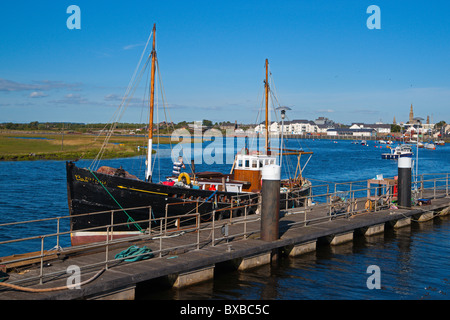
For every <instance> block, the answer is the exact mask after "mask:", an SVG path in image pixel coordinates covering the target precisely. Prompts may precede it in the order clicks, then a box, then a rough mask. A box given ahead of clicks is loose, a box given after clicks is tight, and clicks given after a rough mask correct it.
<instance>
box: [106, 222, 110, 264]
mask: <svg viewBox="0 0 450 320" xmlns="http://www.w3.org/2000/svg"><path fill="white" fill-rule="evenodd" d="M110 227H111V226H107V227H106V248H105V269H106V270H108V256H109V232H110Z"/></svg>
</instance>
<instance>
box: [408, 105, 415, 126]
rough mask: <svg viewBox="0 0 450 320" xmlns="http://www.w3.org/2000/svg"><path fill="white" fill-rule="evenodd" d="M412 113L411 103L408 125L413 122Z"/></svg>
mask: <svg viewBox="0 0 450 320" xmlns="http://www.w3.org/2000/svg"><path fill="white" fill-rule="evenodd" d="M413 119H414V112H413V107H412V103H411V111H409V123H412V122H413V121H414V120H413Z"/></svg>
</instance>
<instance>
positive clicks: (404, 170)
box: [398, 157, 412, 208]
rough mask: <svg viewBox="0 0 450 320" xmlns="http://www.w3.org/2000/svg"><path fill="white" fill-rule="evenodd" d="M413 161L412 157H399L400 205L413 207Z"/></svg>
mask: <svg viewBox="0 0 450 320" xmlns="http://www.w3.org/2000/svg"><path fill="white" fill-rule="evenodd" d="M411 161H412V159H411V158H410V157H399V158H398V205H399V206H400V207H406V208H411Z"/></svg>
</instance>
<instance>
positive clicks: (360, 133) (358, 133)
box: [327, 127, 376, 137]
mask: <svg viewBox="0 0 450 320" xmlns="http://www.w3.org/2000/svg"><path fill="white" fill-rule="evenodd" d="M375 135H376V131H375V130H374V129H367V128H366V129H352V128H351V127H350V128H333V129H328V130H327V136H353V137H371V136H375Z"/></svg>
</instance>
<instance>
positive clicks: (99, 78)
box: [0, 0, 450, 124]
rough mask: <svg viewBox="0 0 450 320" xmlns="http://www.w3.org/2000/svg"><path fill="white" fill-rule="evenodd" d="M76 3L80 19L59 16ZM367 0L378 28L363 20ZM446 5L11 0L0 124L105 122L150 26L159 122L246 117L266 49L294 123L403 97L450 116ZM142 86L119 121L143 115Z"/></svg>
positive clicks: (257, 91) (425, 111)
mask: <svg viewBox="0 0 450 320" xmlns="http://www.w3.org/2000/svg"><path fill="white" fill-rule="evenodd" d="M72 4H74V5H77V6H79V7H80V9H81V29H80V30H69V29H68V28H67V26H66V20H67V19H68V18H69V16H70V14H68V13H66V10H67V7H68V6H70V5H72ZM373 4H374V5H377V6H379V8H380V10H381V17H380V18H381V29H379V30H370V29H368V28H367V25H366V21H367V19H368V18H369V16H370V14H368V13H366V10H367V8H368V7H369V6H370V5H373ZM448 12H450V3H449V2H448V1H432V2H431V1H413V0H411V1H392V0H391V1H380V0H373V1H363V0H354V1H351V0H349V1H313V0H309V1H302V0H297V1H265V0H259V1H244V0H241V1H233V0H229V1H214V0H209V1H170V0H166V1H162V0H159V1H134V0H128V1H114V2H111V1H99V0H96V1H82V0H72V1H56V0H54V1H46V0H43V1H21V0H18V1H8V2H5V3H2V9H1V10H0V122H9V121H12V122H30V121H40V122H45V121H69V122H84V123H93V122H107V121H108V120H109V119H110V118H111V116H112V115H113V113H114V112H115V111H116V108H117V106H118V105H119V103H120V99H121V97H122V96H123V94H124V93H125V90H126V87H127V85H128V83H129V81H130V78H131V76H132V75H133V72H134V69H135V67H136V65H137V63H138V61H139V58H140V55H141V53H142V50H143V48H144V44H145V42H146V41H147V39H148V37H149V35H150V32H151V29H152V26H153V23H156V25H157V38H156V39H157V51H158V59H159V66H160V71H161V76H162V80H163V84H164V90H165V96H166V103H167V112H168V114H169V118H168V119H167V120H172V121H174V122H179V121H183V120H187V121H194V120H202V119H209V120H212V121H232V122H234V121H235V120H237V121H238V122H240V123H255V122H256V120H257V113H258V110H259V108H260V106H261V102H262V95H263V79H264V61H265V59H266V58H267V59H269V65H270V71H271V72H272V76H273V80H274V83H275V88H276V93H277V98H278V101H279V102H280V103H281V104H282V105H287V106H290V107H291V108H292V111H290V112H289V114H288V118H289V119H291V120H293V119H309V120H314V119H316V118H317V117H319V116H325V117H328V118H330V119H332V120H334V121H337V122H341V123H346V124H350V123H352V122H366V123H373V122H376V121H380V120H381V121H383V122H384V123H391V122H392V120H393V117H394V116H395V118H396V120H397V121H407V120H408V115H409V108H410V105H411V104H413V107H414V112H415V115H416V116H420V117H422V118H425V119H426V117H427V116H428V115H429V116H430V117H431V119H432V120H433V121H434V122H437V121H440V120H445V121H447V122H450V107H449V105H450V77H449V75H450V41H449V36H450V24H449V23H448ZM145 83H146V82H145V80H144V81H142V86H145ZM142 95H143V94H142V93H139V92H136V94H135V96H134V97H135V99H134V100H133V103H132V104H131V105H130V106H129V108H128V110H127V114H126V116H124V117H123V118H122V120H123V121H128V122H145V121H146V120H145V119H146V116H145V115H144V116H142V114H143V111H142V102H139V101H140V100H139V99H141V98H142ZM159 105H161V104H159ZM158 120H159V121H163V120H165V118H164V113H163V111H162V110H160V111H159V113H158Z"/></svg>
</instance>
